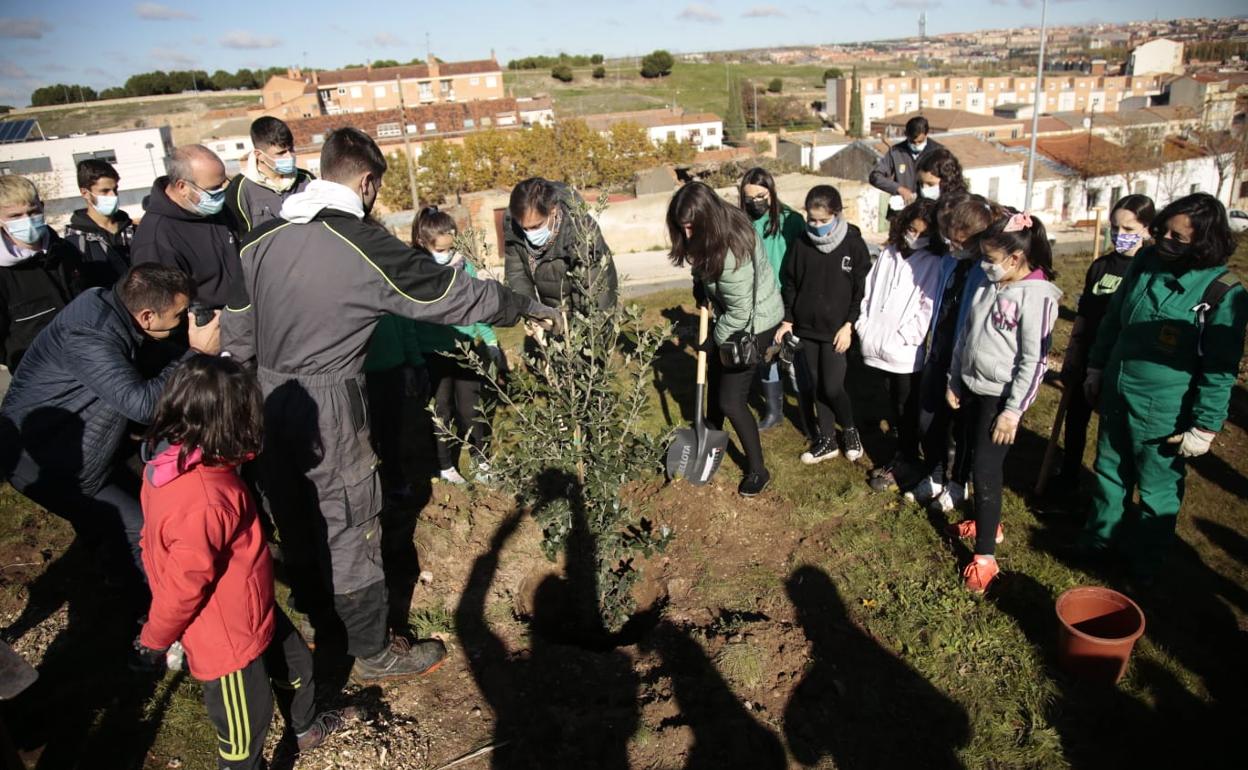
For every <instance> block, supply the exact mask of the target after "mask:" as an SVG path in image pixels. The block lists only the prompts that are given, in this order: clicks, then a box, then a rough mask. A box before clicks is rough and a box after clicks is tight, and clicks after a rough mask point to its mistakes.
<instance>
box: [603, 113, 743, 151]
mask: <svg viewBox="0 0 1248 770" xmlns="http://www.w3.org/2000/svg"><path fill="white" fill-rule="evenodd" d="M583 120H584V121H585V123H586V125H588V126H589V127H590V128H592V129H593V130H595V131H597V132H599V133H603V134H605V133H607V132H608V131H610V130H611V126H614V125H616V124H619V123H635V124H637V125H639V126H641V127H642V128H645V129H646V133H647V134H648V135H649V137H650V141H651V142H654V143H655V144H661V143H662V142H664V141H667V140H669V139H670V140H674V141H677V142H688V143H689V144H692V145H694V146H695V147H697V148H698V149H699V150H717V149H719V148H720V147H722V146H723V143H724V121H723V119H721V118H720V117H719V116H718V115H714V114H712V113H709V112H701V113H687V112H685V111H684V110H680V109H676V110H637V111H635V112H611V113H606V114H603V115H588V116H586V117H585V118H583Z"/></svg>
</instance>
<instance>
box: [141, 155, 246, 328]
mask: <svg viewBox="0 0 1248 770" xmlns="http://www.w3.org/2000/svg"><path fill="white" fill-rule="evenodd" d="M168 184H169V177H164V176H162V177H160V178H159V179H157V180H156V182H155V183H154V184H153V185H152V195H151V198H150V200H149V202H148V204H147V213H146V214H144V215H143V221H142V222H140V223H139V229H138V231H137V232H135V234H134V243H133V244H132V245H131V247H130V259H131V261H132V262H133V263H134V264H136V265H137V264H140V263H143V262H159V263H160V264H162V265H168V266H169V267H176V268H179V269H181V270H182V271H183V272H185V273H186V274H187V275H189V276H191V278H193V279H194V280H195V287H196V292H195V301H196V302H197V303H198V304H201V305H207V306H208V307H214V308H221V307H225V303H226V301H227V300H228V299H229V292H230V284H231V283H232V282H233V280H234V278H235V277H236V276H237V275H238V274H239V265H238V239H237V238H235V237H234V231H233V230H232V229H231V228H230V224H229V222H230V217H229V214H228V213H226V212H225V211H222V212H221V213H219V214H216V215H214V216H211V217H201V216H196V215H195V214H192V213H191V212H189V211H187V210H186V209H184V208H182V207H181V206H179V205H178V204H176V203H174V202H173V201H172V200H170V199H169V196H168V195H166V194H165V187H166V185H168Z"/></svg>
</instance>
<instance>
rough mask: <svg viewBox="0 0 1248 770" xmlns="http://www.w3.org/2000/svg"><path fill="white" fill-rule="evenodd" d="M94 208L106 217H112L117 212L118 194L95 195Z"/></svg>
mask: <svg viewBox="0 0 1248 770" xmlns="http://www.w3.org/2000/svg"><path fill="white" fill-rule="evenodd" d="M94 208H95V210H96V211H98V212H100V213H101V214H103V215H104V216H106V217H111V216H112V215H113V214H116V213H117V196H116V195H97V196H95V204H94Z"/></svg>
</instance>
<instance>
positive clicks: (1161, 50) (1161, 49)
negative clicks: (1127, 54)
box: [1129, 38, 1183, 75]
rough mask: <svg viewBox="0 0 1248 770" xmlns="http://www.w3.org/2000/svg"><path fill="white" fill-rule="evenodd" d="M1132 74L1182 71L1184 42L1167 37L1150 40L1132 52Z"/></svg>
mask: <svg viewBox="0 0 1248 770" xmlns="http://www.w3.org/2000/svg"><path fill="white" fill-rule="evenodd" d="M1129 69H1130V71H1131V74H1132V75H1146V74H1148V73H1150V72H1182V71H1183V44H1182V43H1175V42H1173V41H1170V40H1166V39H1165V38H1161V39H1158V40H1150V41H1148V42H1147V43H1144V44H1143V45H1141V46H1140V47H1138V48H1136V49H1135V50H1134V51H1132V52H1131V60H1130V66H1129Z"/></svg>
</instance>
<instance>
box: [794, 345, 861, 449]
mask: <svg viewBox="0 0 1248 770" xmlns="http://www.w3.org/2000/svg"><path fill="white" fill-rule="evenodd" d="M846 353H848V351H846ZM802 354H803V355H805V356H806V363H807V364H808V365H809V366H810V373H811V375H812V376H813V377H814V379H815V388H814V392H815V413H816V414H817V415H818V416H819V430H820V431H822V432H823V435H824V436H834V435H836V424H837V422H840V424H841V427H842V428H844V429H845V430H848V429H850V428H852V427H854V408H853V406H852V405H851V404H850V403H849V393H848V392H846V390H845V370H846V368H847V367H848V366H849V357H848V356H847V355H846V354H845V353H837V352H836V348H835V347H834V346H833V344H832V343H831V342H819V341H817V340H809V339H804V340H802Z"/></svg>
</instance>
